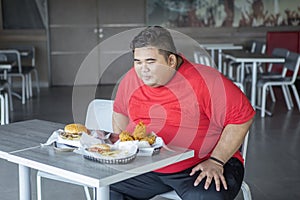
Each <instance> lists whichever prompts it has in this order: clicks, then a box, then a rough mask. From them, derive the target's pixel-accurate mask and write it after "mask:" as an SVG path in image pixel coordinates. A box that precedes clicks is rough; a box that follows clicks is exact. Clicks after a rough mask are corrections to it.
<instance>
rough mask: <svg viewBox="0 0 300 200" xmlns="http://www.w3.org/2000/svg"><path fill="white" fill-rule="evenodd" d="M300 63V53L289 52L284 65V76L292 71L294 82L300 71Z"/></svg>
mask: <svg viewBox="0 0 300 200" xmlns="http://www.w3.org/2000/svg"><path fill="white" fill-rule="evenodd" d="M299 65H300V54H298V53H295V52H291V51H290V52H289V53H288V55H287V57H286V58H285V62H284V65H283V68H284V69H285V70H284V71H285V74H283V76H286V72H287V71H288V70H290V71H292V72H293V74H292V79H291V81H292V82H294V81H296V79H297V76H298V72H299V67H300V66H299Z"/></svg>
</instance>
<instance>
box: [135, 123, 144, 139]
mask: <svg viewBox="0 0 300 200" xmlns="http://www.w3.org/2000/svg"><path fill="white" fill-rule="evenodd" d="M132 135H133V138H134V139H135V140H141V139H143V138H145V137H146V126H145V124H144V123H143V122H139V123H138V124H137V125H136V126H135V129H134V131H133V134H132Z"/></svg>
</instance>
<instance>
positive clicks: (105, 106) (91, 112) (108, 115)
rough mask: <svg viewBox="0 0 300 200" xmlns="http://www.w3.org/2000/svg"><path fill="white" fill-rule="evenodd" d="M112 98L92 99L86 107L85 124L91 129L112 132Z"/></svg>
mask: <svg viewBox="0 0 300 200" xmlns="http://www.w3.org/2000/svg"><path fill="white" fill-rule="evenodd" d="M113 103H114V101H113V100H105V99H94V100H92V101H91V102H90V103H89V105H88V109H87V113H86V119H85V125H86V127H87V128H88V129H91V130H105V131H108V132H113V128H112V113H113Z"/></svg>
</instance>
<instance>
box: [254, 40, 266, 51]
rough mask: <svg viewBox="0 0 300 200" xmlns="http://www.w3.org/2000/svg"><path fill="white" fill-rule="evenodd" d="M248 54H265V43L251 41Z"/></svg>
mask: <svg viewBox="0 0 300 200" xmlns="http://www.w3.org/2000/svg"><path fill="white" fill-rule="evenodd" d="M250 53H258V54H265V53H266V43H264V42H260V41H252V44H251V49H250Z"/></svg>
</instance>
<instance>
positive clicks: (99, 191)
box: [96, 186, 109, 200]
mask: <svg viewBox="0 0 300 200" xmlns="http://www.w3.org/2000/svg"><path fill="white" fill-rule="evenodd" d="M96 200H109V186H103V187H100V188H96Z"/></svg>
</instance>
